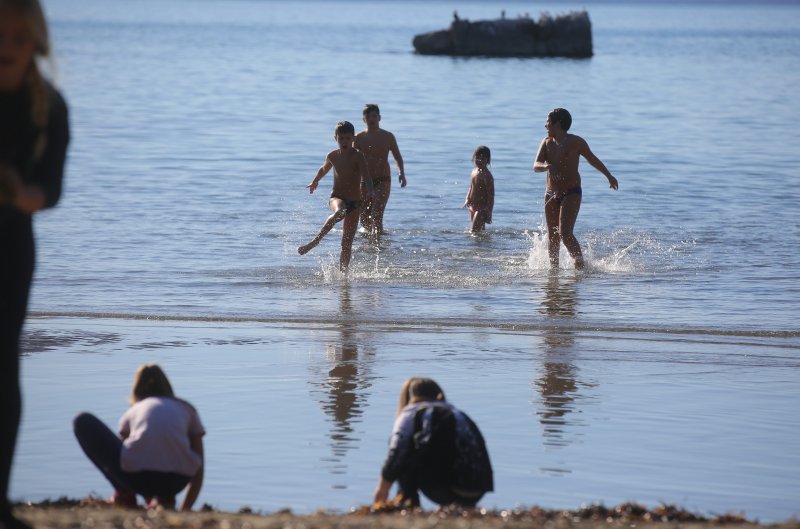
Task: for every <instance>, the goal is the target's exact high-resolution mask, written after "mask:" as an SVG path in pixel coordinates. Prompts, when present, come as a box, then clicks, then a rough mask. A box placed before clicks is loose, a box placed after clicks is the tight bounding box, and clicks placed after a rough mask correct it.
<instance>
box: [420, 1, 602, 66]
mask: <svg viewBox="0 0 800 529" xmlns="http://www.w3.org/2000/svg"><path fill="white" fill-rule="evenodd" d="M414 49H415V50H416V51H417V53H420V54H423V55H459V56H473V55H482V56H488V57H574V58H585V57H591V56H592V24H591V22H590V21H589V13H587V12H586V11H575V12H571V13H567V14H564V15H558V16H555V17H552V16H550V15H549V14H548V13H542V14H541V16H540V17H539V21H538V22H537V21H534V20H533V19H532V18H530V17H529V16H528V15H525V16H520V17H518V18H505V17H503V18H498V19H495V20H478V21H475V22H470V21H469V20H466V19H459V18H458V15H457V14H456V13H453V22H452V23H451V24H450V28H449V29H446V30H441V31H433V32H431V33H423V34H420V35H417V36H415V37H414Z"/></svg>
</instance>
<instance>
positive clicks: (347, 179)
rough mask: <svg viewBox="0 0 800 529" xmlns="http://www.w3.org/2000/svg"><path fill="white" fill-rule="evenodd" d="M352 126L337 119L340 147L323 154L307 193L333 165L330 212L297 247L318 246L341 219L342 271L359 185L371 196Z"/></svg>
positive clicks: (350, 241) (350, 243) (352, 230)
mask: <svg viewBox="0 0 800 529" xmlns="http://www.w3.org/2000/svg"><path fill="white" fill-rule="evenodd" d="M354 136H355V128H354V127H353V124H352V123H350V122H348V121H340V122H339V123H337V124H336V129H335V130H334V139H335V140H336V143H338V144H339V148H338V149H336V150H334V151H331V152H329V153H328V155H327V156H326V157H325V163H323V164H322V167H320V168H319V171H317V176H315V177H314V180H313V181H312V182H311V183H310V184H308V185H307V186H306V187H308V191H309V193H313V192H314V190H315V189H316V188H317V184H319V181H320V180H321V179H322V177H323V176H325V175H326V174H328V171H330V170H331V168H333V191H332V192H331V198H330V201H329V202H328V205H329V207H330V208H331V211H333V213H332V214H331V215H330V216H329V217H328V218H327V219H326V220H325V224H323V225H322V229H320V230H319V233H318V234H317V236H316V237H314V238H313V239H312V240H311V241H310V242H309V243H308V244H304V245H303V246H301V247H299V248H298V249H297V253H299V254H300V255H304V254H306V253H308V252H309V251H310V250H311V249H312V248H314V247H315V246H317V245H318V244H319V242H320V241H321V240H322V238H323V237H325V235H327V233H328V232H329V231H331V229H332V228H333V226H334V225H335V224H336V223H337V222H339V221H340V220H342V219H344V225H343V227H342V253H341V255H340V257H339V268H340V269H341V270H342V271H343V272H344V271H346V270H347V267H348V266H349V264H350V255H351V253H352V248H353V238H354V237H355V234H356V230H357V229H358V214H359V209H360V207H361V185H362V183H363V184H364V185H365V186H366V190H367V191H366V192H367V196H372V192H373V191H372V179H371V178H370V177H369V172H368V170H367V162H366V160H365V159H364V155H363V154H362V153H361V152H360V151H358V150H356V149H355V148H354V147H353V137H354Z"/></svg>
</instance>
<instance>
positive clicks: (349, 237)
mask: <svg viewBox="0 0 800 529" xmlns="http://www.w3.org/2000/svg"><path fill="white" fill-rule="evenodd" d="M357 230H358V211H351V212H350V213H348V214H347V216H346V217H345V218H344V224H343V225H342V254H341V256H339V270H341V271H342V272H345V271H346V270H347V267H348V266H350V256H351V254H352V253H353V238H354V237H355V236H356V231H357Z"/></svg>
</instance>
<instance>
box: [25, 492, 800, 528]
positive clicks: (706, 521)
mask: <svg viewBox="0 0 800 529" xmlns="http://www.w3.org/2000/svg"><path fill="white" fill-rule="evenodd" d="M15 514H16V515H17V516H19V517H20V518H22V519H23V520H25V521H26V522H28V523H29V524H31V525H32V526H33V527H35V528H45V527H47V528H53V529H89V528H91V529H110V528H122V529H162V528H163V529H212V528H216V527H219V528H220V529H317V528H318V529H338V528H342V529H361V528H379V529H418V528H432V527H438V528H441V529H468V528H474V529H495V528H498V529H499V528H522V527H525V528H532V529H539V528H541V529H598V528H601V527H605V528H621V527H628V528H637V529H655V528H660V529H664V528H668V527H669V528H681V529H709V528H711V527H727V526H735V527H737V528H741V529H761V528H773V529H800V520H798V519H790V520H786V521H782V522H771V523H761V522H759V521H757V520H748V519H746V518H745V517H744V515H742V514H733V513H726V514H723V515H718V516H715V517H712V518H709V517H705V516H702V515H698V514H696V513H693V512H690V511H687V510H684V509H682V508H678V507H675V506H672V505H660V506H658V507H655V508H653V509H647V508H646V507H644V506H641V505H638V504H635V503H624V504H620V505H618V506H615V507H605V506H603V505H591V506H586V507H581V508H579V509H576V510H572V511H563V510H562V511H559V510H548V509H542V508H539V507H531V508H524V509H522V508H520V509H513V510H511V509H509V510H489V509H480V508H478V509H461V508H445V509H437V510H434V511H423V510H421V509H414V510H394V511H388V510H382V509H381V510H376V509H373V508H371V507H369V506H363V507H359V508H354V509H353V510H352V511H351V512H349V513H343V514H338V513H331V512H326V511H317V512H315V513H312V514H294V513H292V512H291V511H290V510H289V509H283V510H279V511H275V512H272V513H261V512H254V511H253V510H252V509H250V508H249V507H242V508H240V509H239V511H238V512H225V511H219V510H216V509H214V508H213V507H211V506H210V505H208V504H204V505H203V506H202V507H201V508H200V509H198V510H195V511H192V512H188V513H179V512H175V511H165V510H163V509H160V508H159V509H151V510H145V509H144V508H137V509H125V508H120V507H116V506H113V505H108V504H107V503H106V502H105V501H103V500H98V499H95V498H86V499H82V500H75V499H68V498H60V499H58V500H55V501H51V500H46V501H43V502H40V503H35V504H33V503H29V504H16V505H15Z"/></svg>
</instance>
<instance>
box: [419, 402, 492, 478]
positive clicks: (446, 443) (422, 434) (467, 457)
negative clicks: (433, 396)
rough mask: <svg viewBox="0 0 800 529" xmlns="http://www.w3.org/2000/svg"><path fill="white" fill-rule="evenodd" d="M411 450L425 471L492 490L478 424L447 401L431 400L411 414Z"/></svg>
mask: <svg viewBox="0 0 800 529" xmlns="http://www.w3.org/2000/svg"><path fill="white" fill-rule="evenodd" d="M414 450H415V451H416V452H417V456H418V457H419V458H420V460H421V461H423V463H422V464H424V465H426V466H427V467H428V468H427V470H428V471H431V472H436V473H442V474H444V475H446V476H447V477H448V479H447V482H448V483H449V484H450V485H451V486H454V487H458V488H460V489H464V490H470V491H482V492H488V491H492V490H494V480H493V475H492V465H491V462H490V461H489V452H488V451H487V450H486V442H485V441H484V440H483V435H481V432H480V430H479V429H478V426H477V425H476V424H475V423H474V422H472V419H470V418H469V417H468V416H467V414H465V413H463V412H461V411H459V410H457V409H455V408H454V407H452V406H450V405H446V404H432V405H430V406H423V407H421V408H420V409H418V410H417V412H416V415H415V416H414Z"/></svg>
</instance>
